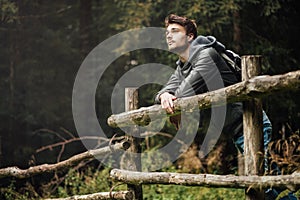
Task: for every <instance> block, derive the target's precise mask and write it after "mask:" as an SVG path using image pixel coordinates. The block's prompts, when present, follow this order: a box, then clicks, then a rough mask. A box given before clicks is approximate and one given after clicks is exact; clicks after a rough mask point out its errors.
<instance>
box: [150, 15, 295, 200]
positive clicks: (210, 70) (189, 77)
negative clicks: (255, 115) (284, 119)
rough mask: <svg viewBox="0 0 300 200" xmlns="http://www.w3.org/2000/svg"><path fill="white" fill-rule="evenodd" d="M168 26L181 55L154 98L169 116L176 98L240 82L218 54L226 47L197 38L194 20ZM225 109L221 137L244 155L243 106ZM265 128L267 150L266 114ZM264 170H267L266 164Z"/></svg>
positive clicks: (271, 193) (175, 20)
mask: <svg viewBox="0 0 300 200" xmlns="http://www.w3.org/2000/svg"><path fill="white" fill-rule="evenodd" d="M165 25H166V41H167V45H168V48H169V50H170V51H171V52H174V53H176V54H177V55H178V56H179V60H178V61H177V62H176V64H177V68H176V70H175V72H174V73H173V74H172V75H171V77H170V78H169V81H168V82H167V84H166V85H165V86H164V87H163V88H162V89H161V90H160V91H159V92H158V93H157V95H156V97H155V102H156V103H160V104H161V106H162V108H163V109H165V110H166V112H167V113H173V108H174V104H173V101H174V100H175V99H177V98H181V97H188V96H193V95H197V94H201V93H205V92H208V91H211V90H216V89H219V88H222V87H227V86H229V85H232V84H235V83H237V82H238V78H237V77H236V75H235V74H234V73H233V72H232V71H231V69H230V68H229V66H228V65H227V64H226V62H225V61H224V60H223V58H222V57H221V56H220V54H219V53H218V52H222V51H225V47H224V45H222V44H221V43H219V42H218V41H216V39H215V38H214V37H212V36H208V37H205V36H198V35H197V28H196V24H195V23H194V21H192V20H190V19H187V18H185V17H181V16H177V15H174V14H171V15H169V16H168V17H167V18H166V20H165ZM217 50H218V51H217ZM220 79H221V80H220ZM220 82H221V83H220ZM226 110H227V112H226V119H225V123H224V127H223V129H222V134H223V135H226V136H227V138H233V140H234V143H235V144H236V146H237V148H238V149H239V150H240V151H241V152H243V150H244V137H243V128H242V124H243V119H242V116H243V109H242V103H240V102H237V103H232V104H228V105H227V106H226ZM200 115H201V118H205V117H206V116H203V115H205V114H203V113H201V114H200ZM263 127H264V130H263V132H264V146H265V150H266V149H267V146H268V143H269V141H270V138H271V131H272V127H271V122H270V121H269V119H268V117H267V116H266V114H265V113H264V112H263ZM195 140H197V137H196V138H195ZM265 168H266V169H267V165H266V163H265ZM277 195H278V193H277V191H276V190H267V191H266V195H265V196H266V198H265V199H275V198H276V196H277ZM283 199H284V200H286V199H296V198H295V197H294V196H293V195H292V194H289V196H286V197H283V198H281V200H283Z"/></svg>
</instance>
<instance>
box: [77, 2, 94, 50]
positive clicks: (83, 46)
mask: <svg viewBox="0 0 300 200" xmlns="http://www.w3.org/2000/svg"><path fill="white" fill-rule="evenodd" d="M79 23H80V25H79V30H80V51H81V53H82V55H83V56H86V54H87V53H88V52H89V51H90V50H91V43H90V41H91V39H92V38H91V26H92V0H80V22H79Z"/></svg>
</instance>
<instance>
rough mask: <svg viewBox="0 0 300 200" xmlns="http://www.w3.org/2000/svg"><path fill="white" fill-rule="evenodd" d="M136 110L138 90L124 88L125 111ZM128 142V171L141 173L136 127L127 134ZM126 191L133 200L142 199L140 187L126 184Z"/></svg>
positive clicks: (138, 139) (139, 148)
mask: <svg viewBox="0 0 300 200" xmlns="http://www.w3.org/2000/svg"><path fill="white" fill-rule="evenodd" d="M135 109H138V90H137V88H125V111H130V110H135ZM127 134H128V135H129V136H128V140H129V141H130V143H131V146H130V148H129V149H128V151H130V152H131V153H133V154H132V155H133V156H131V157H130V158H129V159H130V162H131V163H130V169H128V170H131V171H142V165H141V156H140V154H139V153H141V145H140V138H139V137H134V136H137V135H138V134H139V131H138V128H137V126H133V127H132V129H131V133H127ZM127 187H128V191H132V192H133V193H134V198H135V199H136V200H142V199H143V190H142V185H134V184H128V185H127Z"/></svg>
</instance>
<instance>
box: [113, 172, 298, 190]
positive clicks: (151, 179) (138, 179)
mask: <svg viewBox="0 0 300 200" xmlns="http://www.w3.org/2000/svg"><path fill="white" fill-rule="evenodd" d="M110 177H111V178H112V179H113V180H115V181H121V182H124V183H127V184H170V185H184V186H210V187H222V188H246V187H254V188H269V187H276V188H282V189H286V188H288V189H291V190H297V189H299V186H300V173H299V172H294V173H293V174H290V175H278V176H258V175H248V176H236V175H215V174H188V173H170V172H137V171H128V170H120V169H113V170H111V172H110Z"/></svg>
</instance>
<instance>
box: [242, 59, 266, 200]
mask: <svg viewBox="0 0 300 200" xmlns="http://www.w3.org/2000/svg"><path fill="white" fill-rule="evenodd" d="M261 58H262V57H261V56H243V57H242V80H249V79H251V78H253V77H255V76H257V75H259V74H260V73H261ZM243 111H244V112H243V132H244V156H245V157H244V162H245V175H246V176H249V175H263V174H264V167H263V166H264V164H263V163H264V153H263V152H264V137H263V114H262V102H261V100H260V99H259V98H253V99H250V100H248V101H244V102H243ZM245 195H246V200H263V199H265V198H264V191H263V190H262V189H261V188H254V187H251V188H246V189H245Z"/></svg>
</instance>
